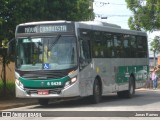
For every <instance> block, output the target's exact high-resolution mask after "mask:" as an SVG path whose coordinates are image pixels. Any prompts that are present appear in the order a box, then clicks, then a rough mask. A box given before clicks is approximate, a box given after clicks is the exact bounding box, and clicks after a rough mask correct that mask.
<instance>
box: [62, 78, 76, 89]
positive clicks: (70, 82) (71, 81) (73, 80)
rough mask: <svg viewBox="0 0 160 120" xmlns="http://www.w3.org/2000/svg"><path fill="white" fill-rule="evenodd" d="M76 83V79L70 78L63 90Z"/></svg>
mask: <svg viewBox="0 0 160 120" xmlns="http://www.w3.org/2000/svg"><path fill="white" fill-rule="evenodd" d="M76 81H77V77H74V78H71V79H70V81H67V82H66V83H65V87H64V88H67V87H68V86H70V85H71V84H73V83H75V82H76Z"/></svg>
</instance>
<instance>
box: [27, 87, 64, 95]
mask: <svg viewBox="0 0 160 120" xmlns="http://www.w3.org/2000/svg"><path fill="white" fill-rule="evenodd" d="M62 89H63V88H54V89H46V90H48V91H49V94H60V93H61V90H62ZM25 91H26V92H27V94H29V95H31V94H38V90H37V89H27V88H25Z"/></svg>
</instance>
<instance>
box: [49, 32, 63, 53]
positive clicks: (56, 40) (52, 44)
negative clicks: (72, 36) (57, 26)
mask: <svg viewBox="0 0 160 120" xmlns="http://www.w3.org/2000/svg"><path fill="white" fill-rule="evenodd" d="M60 37H61V35H60V34H58V35H57V37H56V38H55V40H54V41H53V42H52V43H51V45H50V46H49V48H48V51H51V49H52V47H53V46H54V45H55V44H56V43H57V42H58V40H59V38H60Z"/></svg>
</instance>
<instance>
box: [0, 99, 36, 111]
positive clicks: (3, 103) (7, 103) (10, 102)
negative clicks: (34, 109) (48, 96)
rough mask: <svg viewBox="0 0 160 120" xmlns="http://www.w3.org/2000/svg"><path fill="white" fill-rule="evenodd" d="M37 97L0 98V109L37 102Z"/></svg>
mask: <svg viewBox="0 0 160 120" xmlns="http://www.w3.org/2000/svg"><path fill="white" fill-rule="evenodd" d="M37 103H38V102H37V99H27V98H13V99H4V100H0V110H5V109H11V108H17V107H23V106H27V105H34V104H37Z"/></svg>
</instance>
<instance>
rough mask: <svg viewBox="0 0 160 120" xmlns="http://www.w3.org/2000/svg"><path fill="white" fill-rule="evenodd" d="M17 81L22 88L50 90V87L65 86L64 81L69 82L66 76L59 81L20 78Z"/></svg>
mask: <svg viewBox="0 0 160 120" xmlns="http://www.w3.org/2000/svg"><path fill="white" fill-rule="evenodd" d="M19 80H20V81H21V83H22V84H23V86H24V87H33V88H51V87H53V88H54V87H62V86H64V85H65V82H66V81H69V80H70V78H69V77H68V76H66V77H63V78H59V79H48V80H32V79H26V78H22V77H20V78H19Z"/></svg>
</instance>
